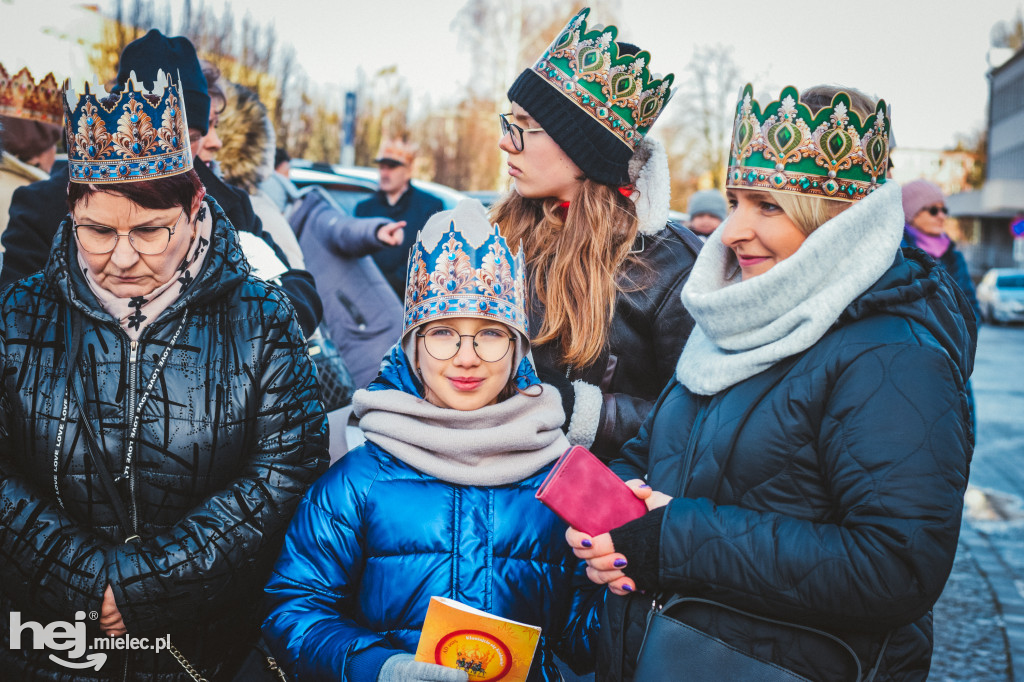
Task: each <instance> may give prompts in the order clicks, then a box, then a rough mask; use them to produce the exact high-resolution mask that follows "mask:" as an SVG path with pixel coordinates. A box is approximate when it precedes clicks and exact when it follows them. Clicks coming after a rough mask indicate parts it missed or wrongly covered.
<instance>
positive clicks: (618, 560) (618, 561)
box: [614, 559, 626, 568]
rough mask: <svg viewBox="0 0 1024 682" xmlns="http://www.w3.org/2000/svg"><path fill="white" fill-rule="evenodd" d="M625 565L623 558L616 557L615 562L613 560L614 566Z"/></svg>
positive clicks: (620, 566)
mask: <svg viewBox="0 0 1024 682" xmlns="http://www.w3.org/2000/svg"><path fill="white" fill-rule="evenodd" d="M625 565H626V560H625V559H616V560H615V562H614V566H615V568H622V567H624V566H625Z"/></svg>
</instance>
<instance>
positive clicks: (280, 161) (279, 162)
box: [274, 147, 292, 178]
mask: <svg viewBox="0 0 1024 682" xmlns="http://www.w3.org/2000/svg"><path fill="white" fill-rule="evenodd" d="M291 170H292V157H290V156H288V150H286V149H285V148H284V147H278V148H277V149H276V150H275V151H274V172H275V173H277V174H278V175H280V176H281V177H283V178H287V177H288V173H290V172H291Z"/></svg>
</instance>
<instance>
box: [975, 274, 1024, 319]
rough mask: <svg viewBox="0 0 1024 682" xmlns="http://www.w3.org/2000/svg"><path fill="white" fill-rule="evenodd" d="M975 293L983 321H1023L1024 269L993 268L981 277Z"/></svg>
mask: <svg viewBox="0 0 1024 682" xmlns="http://www.w3.org/2000/svg"><path fill="white" fill-rule="evenodd" d="M977 293H978V305H980V306H981V317H982V319H983V320H984V321H985V322H992V323H996V324H999V323H1002V322H1024V270H1018V269H1015V268H993V269H991V270H989V271H988V272H986V273H985V276H984V277H982V278H981V282H979V283H978V289H977Z"/></svg>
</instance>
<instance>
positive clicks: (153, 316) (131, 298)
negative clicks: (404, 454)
mask: <svg viewBox="0 0 1024 682" xmlns="http://www.w3.org/2000/svg"><path fill="white" fill-rule="evenodd" d="M93 92H96V91H93ZM66 98H67V108H66V112H65V113H66V120H67V125H68V138H69V141H70V149H69V161H70V176H71V179H72V184H71V187H70V189H69V195H68V196H69V208H70V217H69V219H68V220H66V221H65V222H64V224H63V225H62V226H61V228H60V230H59V231H58V235H57V238H56V239H55V241H54V244H53V249H52V251H51V253H50V258H49V261H48V263H47V265H46V270H45V271H44V272H42V273H38V274H36V275H34V276H32V277H29V278H27V279H25V280H22V281H20V282H18V283H16V284H15V285H13V286H12V287H9V288H7V289H6V290H5V291H4V292H3V295H2V297H0V377H2V383H0V605H2V606H0V608H2V610H3V611H4V612H5V614H4V618H3V623H2V625H0V632H2V639H0V666H2V667H3V670H4V671H5V673H4V674H5V675H6V676H11V679H18V680H67V679H75V680H92V679H104V680H105V679H117V680H122V679H128V680H156V679H159V680H161V681H164V680H167V681H170V680H191V679H194V678H193V677H192V675H191V674H190V673H189V672H187V671H186V669H185V666H186V665H188V666H191V667H193V668H194V670H195V671H196V673H197V674H198V675H200V676H202V677H205V678H207V679H231V677H232V676H233V675H234V672H235V671H236V670H237V669H238V667H239V666H240V664H241V661H242V660H243V659H244V657H245V656H246V654H247V653H248V651H249V650H250V649H251V648H252V645H253V644H254V642H255V640H256V637H257V634H258V627H259V622H258V613H257V608H258V604H259V599H258V597H259V595H260V588H261V587H262V585H263V584H264V583H265V582H266V579H267V576H268V575H269V572H270V568H271V566H272V564H273V561H274V558H275V557H276V554H277V552H278V550H279V549H280V545H281V542H282V541H283V538H284V531H285V529H286V527H287V524H288V521H289V518H290V516H291V514H292V512H293V511H294V509H295V507H296V505H297V503H298V501H299V499H300V498H301V497H302V494H303V493H304V491H305V489H306V487H307V486H308V484H309V483H310V482H312V480H313V479H314V478H315V477H316V475H317V473H318V472H319V471H321V470H322V467H323V465H324V464H325V461H326V451H325V441H326V425H325V420H324V417H323V413H322V407H321V405H320V402H319V399H318V393H317V386H316V382H315V378H314V375H313V370H312V367H311V364H310V362H309V359H308V356H307V351H306V343H305V341H304V339H303V336H302V333H301V331H300V330H299V327H298V323H297V321H296V318H295V313H294V311H293V309H292V307H291V305H290V304H289V303H288V300H287V299H286V298H285V296H284V295H283V294H282V293H281V291H280V290H279V289H277V288H276V287H274V286H272V285H270V284H267V283H266V282H263V281H261V280H258V279H256V278H254V277H253V276H251V275H250V268H249V264H248V263H247V261H246V260H245V258H244V257H243V256H242V253H241V250H240V248H239V243H238V239H237V236H236V233H235V230H234V228H233V227H232V226H231V224H230V223H229V222H228V220H227V218H226V217H225V215H224V213H223V211H222V210H221V209H220V207H219V206H218V205H217V203H216V202H215V201H213V200H211V199H210V198H209V197H205V190H204V188H203V186H202V184H201V183H200V181H199V179H198V177H197V176H196V174H195V172H194V171H193V170H192V159H191V154H190V151H189V140H188V133H187V130H188V126H187V124H186V122H185V114H184V111H183V108H182V105H181V94H180V91H179V89H178V86H177V84H175V83H172V82H171V81H170V80H169V79H168V78H167V77H165V76H164V75H163V74H162V73H161V74H159V75H158V77H157V82H156V85H155V87H154V89H153V91H152V92H145V93H143V91H142V88H141V86H139V85H138V83H137V82H136V81H135V80H134V78H133V79H131V80H130V81H129V82H128V83H127V85H126V87H125V89H123V90H121V91H119V92H115V93H114V94H113V95H111V96H110V97H109V98H106V99H99V98H98V96H97V95H96V94H92V93H90V92H89V91H88V90H86V92H85V93H77V94H76V93H74V92H73V91H69V92H68V93H66ZM7 613H10V614H11V616H12V620H11V621H8V619H7ZM15 613H17V614H18V620H17V624H24V623H25V622H28V621H31V622H33V623H40V624H41V625H42V626H44V627H45V626H47V625H48V624H49V623H53V622H72V623H80V624H81V626H80V627H81V628H82V630H81V632H82V638H81V639H82V641H81V646H78V644H77V643H76V645H75V646H74V647H72V648H70V650H69V647H68V646H63V648H58V647H57V644H58V643H59V642H56V641H55V640H53V638H49V637H46V636H41V635H39V634H37V633H34V631H33V630H31V629H28V630H26V628H25V627H21V626H20V625H18V626H17V627H15V626H11V625H10V623H13V622H14V620H13V616H14V614H15ZM85 614H91V615H89V616H88V617H86V615H85ZM77 627H79V626H76V628H77ZM125 633H127V634H128V635H130V636H131V638H133V639H134V644H130V642H131V640H129V646H128V647H127V648H126V649H125V648H123V647H116V649H117V650H115V651H101V650H98V649H97V650H94V648H93V638H94V637H101V636H107V637H113V636H120V635H123V634H125ZM157 638H163V639H162V642H163V644H164V645H165V646H164V648H168V649H169V650H168V651H160V650H159V649H158V648H155V645H156V642H157ZM58 639H60V638H58ZM33 640H34V641H33ZM15 641H16V642H17V643H18V645H19V646H13V647H12V644H13V643H14V642H15ZM66 641H67V640H65V643H66ZM86 644H88V647H86ZM147 644H148V647H147V646H146V645H147ZM167 644H169V645H170V646H169V647H168V646H167ZM109 648H110V649H115V647H114V646H110V647H109ZM172 653H173V655H172ZM85 665H88V666H89V667H87V668H86V667H85Z"/></svg>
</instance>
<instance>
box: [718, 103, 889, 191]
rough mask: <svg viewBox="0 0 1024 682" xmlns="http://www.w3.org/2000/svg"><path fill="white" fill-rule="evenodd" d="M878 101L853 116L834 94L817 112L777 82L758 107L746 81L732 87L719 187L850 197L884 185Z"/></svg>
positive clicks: (882, 108) (884, 129) (883, 122)
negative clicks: (773, 96)
mask: <svg viewBox="0 0 1024 682" xmlns="http://www.w3.org/2000/svg"><path fill="white" fill-rule="evenodd" d="M886 112H887V109H886V104H885V101H884V100H879V101H878V103H877V104H876V105H875V111H874V112H873V113H872V114H870V115H869V116H867V117H866V118H865V119H864V120H863V121H861V119H860V116H859V115H858V114H857V112H856V111H854V110H853V109H852V107H851V105H850V96H849V95H848V94H847V93H845V92H839V93H837V94H836V95H835V96H834V97H833V98H832V105H831V106H829V107H825V108H823V109H821V110H819V111H817V112H813V111H811V110H810V108H809V107H807V105H805V104H803V103H802V102H801V101H800V93H799V92H798V91H797V89H796V88H794V87H792V86H789V87H786V88H783V90H782V92H781V93H780V94H779V98H778V100H776V101H774V102H771V103H769V104H767V105H766V106H765V107H764V108H762V107H761V106H760V105H759V104H758V102H757V101H755V100H754V98H753V87H752V86H751V85H750V84H749V83H748V84H747V85H746V86H744V87H743V89H742V90H741V91H740V99H739V103H738V104H737V106H736V121H735V124H734V125H733V133H732V145H731V148H730V153H729V173H728V177H727V178H726V186H727V187H731V188H735V189H759V190H769V191H783V192H796V193H798V194H806V195H808V196H816V197H822V198H826V199H837V200H842V201H857V200H858V199H863V198H864V197H866V196H867V195H868V194H870V193H871V192H872V191H874V190H875V189H876V188H878V187H879V186H880V185H882V184H884V183H885V171H886V168H887V167H888V165H889V135H890V129H889V117H888V115H887V113H886Z"/></svg>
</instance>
